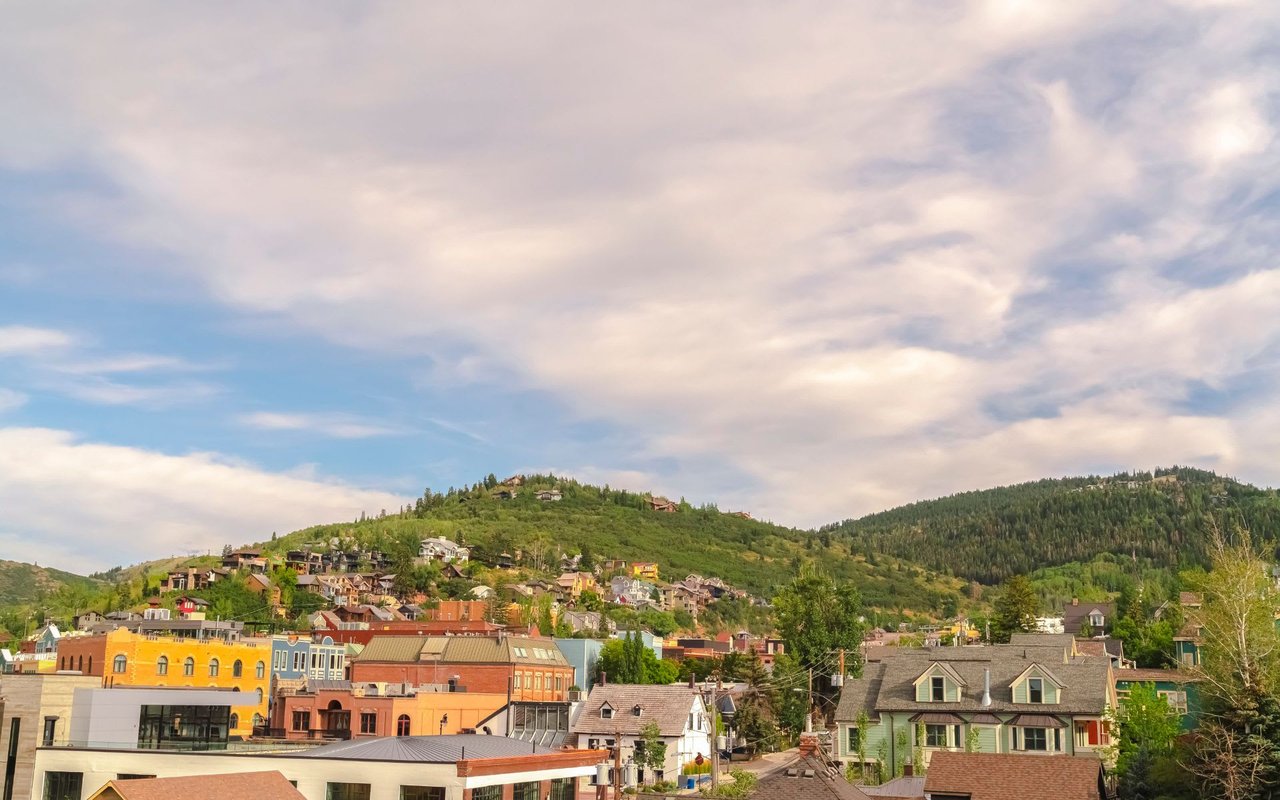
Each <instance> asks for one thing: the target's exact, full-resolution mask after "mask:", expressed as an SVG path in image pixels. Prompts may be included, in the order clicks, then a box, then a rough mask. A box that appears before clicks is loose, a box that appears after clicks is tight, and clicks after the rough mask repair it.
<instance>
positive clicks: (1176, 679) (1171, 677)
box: [1115, 669, 1200, 731]
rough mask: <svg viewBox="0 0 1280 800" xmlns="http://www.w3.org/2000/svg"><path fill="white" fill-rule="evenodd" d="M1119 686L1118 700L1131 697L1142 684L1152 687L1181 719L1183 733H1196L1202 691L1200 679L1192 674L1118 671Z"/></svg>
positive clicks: (1116, 678)
mask: <svg viewBox="0 0 1280 800" xmlns="http://www.w3.org/2000/svg"><path fill="white" fill-rule="evenodd" d="M1115 682H1116V698H1117V699H1118V700H1123V699H1124V698H1126V697H1128V696H1129V692H1131V691H1132V690H1133V687H1135V686H1137V685H1138V684H1140V683H1149V684H1152V685H1153V686H1154V687H1155V690H1156V694H1158V695H1160V696H1161V697H1163V698H1164V699H1165V702H1167V703H1168V704H1169V708H1170V709H1171V710H1172V711H1174V712H1175V713H1176V714H1177V715H1178V719H1179V721H1180V722H1181V724H1182V730H1184V731H1190V730H1193V729H1195V727H1196V725H1197V724H1199V722H1200V689H1199V686H1198V685H1197V679H1196V677H1195V676H1194V675H1193V674H1191V672H1190V671H1188V670H1181V669H1118V670H1115Z"/></svg>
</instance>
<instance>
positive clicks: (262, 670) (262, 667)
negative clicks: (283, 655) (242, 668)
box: [253, 661, 267, 680]
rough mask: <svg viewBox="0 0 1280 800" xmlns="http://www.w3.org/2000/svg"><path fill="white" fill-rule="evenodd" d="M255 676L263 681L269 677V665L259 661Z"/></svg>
mask: <svg viewBox="0 0 1280 800" xmlns="http://www.w3.org/2000/svg"><path fill="white" fill-rule="evenodd" d="M253 674H254V676H256V677H257V679H258V680H262V679H263V678H265V677H267V665H266V664H265V663H263V662H262V661H259V662H258V666H257V668H256V669H254V672H253Z"/></svg>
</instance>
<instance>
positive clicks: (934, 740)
mask: <svg viewBox="0 0 1280 800" xmlns="http://www.w3.org/2000/svg"><path fill="white" fill-rule="evenodd" d="M947 727H948V726H946V725H925V726H924V746H925V747H946V746H947Z"/></svg>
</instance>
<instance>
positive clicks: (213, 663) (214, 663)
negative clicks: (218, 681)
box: [209, 658, 218, 678]
mask: <svg viewBox="0 0 1280 800" xmlns="http://www.w3.org/2000/svg"><path fill="white" fill-rule="evenodd" d="M209 677H210V678H216V677H218V659H216V658H211V659H209Z"/></svg>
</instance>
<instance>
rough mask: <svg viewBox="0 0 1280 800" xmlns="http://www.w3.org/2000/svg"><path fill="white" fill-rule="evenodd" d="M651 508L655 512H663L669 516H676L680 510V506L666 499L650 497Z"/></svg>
mask: <svg viewBox="0 0 1280 800" xmlns="http://www.w3.org/2000/svg"><path fill="white" fill-rule="evenodd" d="M649 508H650V509H652V510H654V511H662V512H664V513H667V514H674V513H675V512H676V511H677V510H678V509H679V508H680V506H679V504H677V503H675V502H673V501H671V500H668V499H667V498H665V497H650V498H649Z"/></svg>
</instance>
